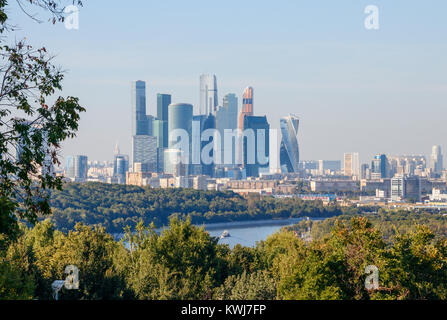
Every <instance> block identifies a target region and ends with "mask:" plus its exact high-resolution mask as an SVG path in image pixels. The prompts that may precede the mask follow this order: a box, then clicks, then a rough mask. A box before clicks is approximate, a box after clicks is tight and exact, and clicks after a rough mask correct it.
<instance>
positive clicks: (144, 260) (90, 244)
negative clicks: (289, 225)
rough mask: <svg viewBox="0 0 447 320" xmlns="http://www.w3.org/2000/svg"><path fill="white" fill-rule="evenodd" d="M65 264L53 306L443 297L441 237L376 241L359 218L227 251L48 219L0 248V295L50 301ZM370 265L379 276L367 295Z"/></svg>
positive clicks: (197, 237) (189, 231)
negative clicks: (71, 285)
mask: <svg viewBox="0 0 447 320" xmlns="http://www.w3.org/2000/svg"><path fill="white" fill-rule="evenodd" d="M124 241H126V242H125V243H124ZM67 265H76V266H77V267H78V269H79V289H78V290H67V289H65V288H63V289H62V291H61V292H60V296H59V298H60V299H249V300H254V299H446V298H447V240H446V238H444V237H435V235H434V233H433V232H432V231H430V230H429V228H427V227H417V228H415V230H414V231H413V232H410V233H408V234H396V235H395V236H393V237H392V238H391V239H390V241H385V240H384V239H383V234H382V233H381V232H380V231H379V230H377V229H375V228H374V227H373V226H372V224H371V223H370V222H369V221H368V220H367V219H366V218H358V217H357V218H352V219H351V220H349V221H347V222H340V221H338V222H336V223H335V224H334V226H333V229H332V230H331V232H330V233H329V234H327V235H326V236H324V237H323V238H321V239H318V240H313V241H311V242H305V241H303V240H302V239H301V238H299V237H297V236H296V235H295V233H294V232H290V231H285V230H283V231H282V232H279V233H277V234H274V235H272V236H270V237H269V238H268V239H267V240H266V241H264V242H261V243H258V245H257V246H256V247H253V248H248V247H241V246H236V247H235V248H233V249H230V248H229V247H228V246H227V245H222V244H219V243H218V239H216V238H213V237H211V236H210V235H209V234H208V233H207V232H206V231H205V230H204V229H202V228H198V227H195V226H194V225H192V224H191V223H190V221H186V222H182V221H180V220H177V219H175V218H174V219H172V220H171V222H170V228H166V229H164V231H163V232H162V233H161V234H157V233H156V232H155V231H154V228H153V226H152V227H144V225H143V224H142V223H141V224H138V225H137V227H136V232H130V229H128V230H127V232H126V235H125V239H124V240H122V241H121V242H116V241H115V240H114V239H113V237H112V236H111V235H109V234H107V233H106V232H105V231H104V228H100V227H96V228H93V227H90V226H85V225H82V224H77V225H76V227H75V230H73V231H70V232H69V233H68V234H64V233H62V232H60V231H57V230H55V229H54V226H53V225H52V224H51V223H50V222H49V221H48V220H47V221H44V222H41V223H39V224H38V225H36V226H35V227H34V228H33V229H27V228H25V227H22V229H21V235H20V236H19V237H18V239H17V240H15V241H6V242H4V247H3V249H2V250H0V298H1V299H52V298H53V297H52V290H51V283H52V282H53V281H54V280H56V279H65V277H66V275H65V274H64V269H65V267H66V266H67ZM369 265H374V266H376V267H377V268H378V270H379V278H378V287H377V288H373V289H371V288H370V289H369V290H368V289H367V287H366V286H365V280H366V279H367V276H368V274H365V268H366V267H367V266H369Z"/></svg>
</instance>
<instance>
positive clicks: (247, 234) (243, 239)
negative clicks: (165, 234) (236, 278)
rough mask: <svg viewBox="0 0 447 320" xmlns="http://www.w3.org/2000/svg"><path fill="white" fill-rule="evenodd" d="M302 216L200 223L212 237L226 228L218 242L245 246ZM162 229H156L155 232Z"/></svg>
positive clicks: (251, 245) (265, 237) (293, 222)
mask: <svg viewBox="0 0 447 320" xmlns="http://www.w3.org/2000/svg"><path fill="white" fill-rule="evenodd" d="M303 219H304V218H291V219H282V220H259V221H237V222H225V223H212V224H205V225H200V226H204V227H205V230H206V231H208V232H209V234H210V235H211V236H213V237H220V235H221V234H222V233H223V232H224V231H225V230H226V231H228V233H229V235H230V236H229V237H227V238H223V239H220V240H219V243H222V244H228V245H229V246H230V248H233V247H234V246H235V245H237V244H240V245H242V246H245V247H253V246H255V245H256V242H259V241H262V240H265V239H267V237H268V236H270V235H272V234H274V233H275V232H277V231H279V230H280V229H281V228H282V227H283V226H288V225H292V224H296V223H298V222H299V221H301V220H303ZM161 230H162V229H157V230H156V231H157V233H158V232H160V231H161ZM115 237H116V238H117V239H119V238H121V237H122V234H121V235H120V234H116V235H115Z"/></svg>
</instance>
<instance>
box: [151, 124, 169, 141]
mask: <svg viewBox="0 0 447 320" xmlns="http://www.w3.org/2000/svg"><path fill="white" fill-rule="evenodd" d="M152 132H153V136H154V137H156V138H157V147H158V148H167V147H168V122H167V121H163V120H158V119H154V121H153V123H152Z"/></svg>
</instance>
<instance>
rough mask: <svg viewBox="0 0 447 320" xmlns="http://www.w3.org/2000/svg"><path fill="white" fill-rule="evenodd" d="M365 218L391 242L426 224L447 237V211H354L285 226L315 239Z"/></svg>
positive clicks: (289, 229) (437, 235) (440, 235)
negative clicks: (357, 219) (356, 218)
mask: <svg viewBox="0 0 447 320" xmlns="http://www.w3.org/2000/svg"><path fill="white" fill-rule="evenodd" d="M360 216H366V217H367V218H368V220H369V221H370V222H371V223H372V225H373V226H374V227H375V228H376V229H377V230H379V231H380V232H381V233H382V234H383V237H384V240H385V241H391V239H393V237H395V236H396V235H398V234H408V233H410V232H414V231H416V229H417V228H418V226H420V225H424V226H426V227H427V228H429V229H430V230H431V231H432V232H433V233H434V234H435V235H436V237H439V238H447V212H446V210H443V211H438V212H429V211H425V210H422V209H418V210H412V211H409V210H402V209H394V210H385V209H379V210H378V211H377V212H374V213H371V212H370V213H366V214H365V213H364V214H362V215H359V214H358V213H355V212H350V213H344V214H342V215H340V216H337V217H336V218H328V219H325V220H320V221H311V220H306V221H301V222H300V223H298V224H296V225H293V226H287V227H284V230H287V231H297V232H298V233H299V234H303V233H304V232H307V231H308V230H309V228H310V229H311V232H310V235H311V236H312V238H313V239H322V238H324V237H326V236H328V235H329V234H330V233H331V230H332V229H333V228H334V226H335V224H336V223H337V221H342V222H345V223H346V222H348V221H349V220H351V219H352V218H353V217H360Z"/></svg>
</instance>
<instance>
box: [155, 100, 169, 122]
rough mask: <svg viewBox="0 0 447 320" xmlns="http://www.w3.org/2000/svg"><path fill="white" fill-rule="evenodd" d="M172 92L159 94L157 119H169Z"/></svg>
mask: <svg viewBox="0 0 447 320" xmlns="http://www.w3.org/2000/svg"><path fill="white" fill-rule="evenodd" d="M171 99H172V97H171V95H170V94H162V93H158V94H157V119H158V120H163V121H168V117H169V105H170V104H171Z"/></svg>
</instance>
